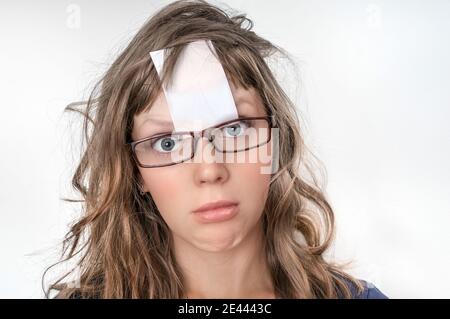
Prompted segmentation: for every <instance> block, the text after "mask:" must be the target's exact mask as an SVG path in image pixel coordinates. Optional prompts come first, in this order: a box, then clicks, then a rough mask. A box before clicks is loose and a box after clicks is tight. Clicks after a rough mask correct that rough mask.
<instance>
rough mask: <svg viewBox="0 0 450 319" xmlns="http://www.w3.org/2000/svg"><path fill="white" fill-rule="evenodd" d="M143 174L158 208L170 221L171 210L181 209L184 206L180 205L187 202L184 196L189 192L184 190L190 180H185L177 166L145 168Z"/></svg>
mask: <svg viewBox="0 0 450 319" xmlns="http://www.w3.org/2000/svg"><path fill="white" fill-rule="evenodd" d="M141 175H142V178H143V180H144V183H145V186H146V187H147V190H148V191H149V192H150V194H151V196H152V198H153V200H154V201H155V204H156V206H157V207H158V210H159V211H160V213H161V215H162V216H163V218H164V219H166V221H167V222H168V223H169V220H170V219H171V216H170V212H177V211H180V209H182V207H178V206H181V205H182V203H185V199H184V198H183V196H186V193H187V192H185V191H183V190H186V185H188V183H189V181H187V180H185V178H184V177H183V173H182V172H180V171H179V170H177V169H176V168H175V167H166V168H160V169H159V168H158V169H148V170H143V171H142V172H141ZM174 198H176V199H177V200H174Z"/></svg>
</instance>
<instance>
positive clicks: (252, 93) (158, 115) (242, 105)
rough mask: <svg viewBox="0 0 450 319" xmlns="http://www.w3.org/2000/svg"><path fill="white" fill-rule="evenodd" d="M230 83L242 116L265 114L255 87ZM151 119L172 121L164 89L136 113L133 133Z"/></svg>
mask: <svg viewBox="0 0 450 319" xmlns="http://www.w3.org/2000/svg"><path fill="white" fill-rule="evenodd" d="M228 83H229V85H230V90H231V93H232V95H233V99H234V102H235V104H236V108H237V110H238V113H239V115H240V116H260V115H264V105H263V102H262V99H261V97H260V95H259V94H258V92H257V91H256V90H255V89H254V88H252V87H249V88H248V89H245V88H244V87H242V86H236V85H234V84H233V82H232V81H228ZM149 119H151V120H155V121H160V122H170V121H171V116H170V110H169V106H168V103H167V99H166V97H165V95H164V93H163V91H161V92H160V93H159V94H158V95H157V97H156V98H155V100H154V101H153V103H152V105H151V107H150V108H149V109H148V110H146V111H143V112H141V113H140V114H136V115H134V119H133V120H134V121H133V123H134V124H133V135H135V134H136V133H137V131H139V129H140V128H141V127H142V126H143V125H144V124H146V123H147V122H149V121H148V120H149ZM151 124H154V122H153V121H152V122H151Z"/></svg>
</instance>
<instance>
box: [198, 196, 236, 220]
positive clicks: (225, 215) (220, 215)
mask: <svg viewBox="0 0 450 319" xmlns="http://www.w3.org/2000/svg"><path fill="white" fill-rule="evenodd" d="M238 212H239V203H237V202H233V201H226V200H221V201H217V202H211V203H207V204H205V205H203V206H201V207H199V208H197V209H196V210H194V211H193V213H194V215H195V217H196V218H197V219H198V220H199V221H200V222H203V223H214V222H221V221H226V220H229V219H231V218H233V217H234V216H236V215H237V214H238Z"/></svg>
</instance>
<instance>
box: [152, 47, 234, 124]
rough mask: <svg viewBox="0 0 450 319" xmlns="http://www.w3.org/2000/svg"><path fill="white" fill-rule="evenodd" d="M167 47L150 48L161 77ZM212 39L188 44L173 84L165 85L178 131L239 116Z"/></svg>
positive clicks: (177, 66)
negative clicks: (155, 49) (152, 49)
mask: <svg viewBox="0 0 450 319" xmlns="http://www.w3.org/2000/svg"><path fill="white" fill-rule="evenodd" d="M164 50H165V49H162V50H158V51H153V52H150V55H151V58H152V60H153V63H154V65H155V68H156V70H157V72H158V75H159V76H160V77H161V76H162V74H161V72H162V68H163V65H164ZM211 50H213V51H214V53H215V49H214V45H213V44H212V42H211V41H210V40H199V41H194V42H191V43H190V44H188V45H187V46H186V47H185V48H184V50H183V51H182V52H181V54H180V56H179V58H178V60H177V62H176V65H175V69H174V72H173V77H172V85H170V86H169V87H168V88H166V87H165V86H163V90H164V94H165V96H166V100H167V103H168V104H169V109H170V114H171V117H172V121H173V124H174V128H175V130H176V131H200V130H202V129H204V128H207V127H210V126H214V125H217V124H219V123H222V122H225V121H228V120H232V119H235V118H237V117H238V112H237V109H236V105H235V103H234V99H233V95H232V93H231V89H230V86H229V84H228V80H227V77H226V75H225V71H224V70H223V67H222V64H221V63H220V61H219V60H218V59H217V58H216V57H215V55H214V54H213V52H212V51H211Z"/></svg>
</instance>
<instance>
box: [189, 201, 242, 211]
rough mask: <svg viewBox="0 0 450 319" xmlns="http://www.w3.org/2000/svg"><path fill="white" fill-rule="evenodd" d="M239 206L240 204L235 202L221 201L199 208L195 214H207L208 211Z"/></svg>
mask: <svg viewBox="0 0 450 319" xmlns="http://www.w3.org/2000/svg"><path fill="white" fill-rule="evenodd" d="M237 204H238V203H237V202H233V201H228V200H219V201H216V202H211V203H207V204H205V205H203V206H200V207H199V208H197V209H196V210H194V213H202V212H207V211H210V210H215V209H218V208H225V207H230V206H235V205H237Z"/></svg>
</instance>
